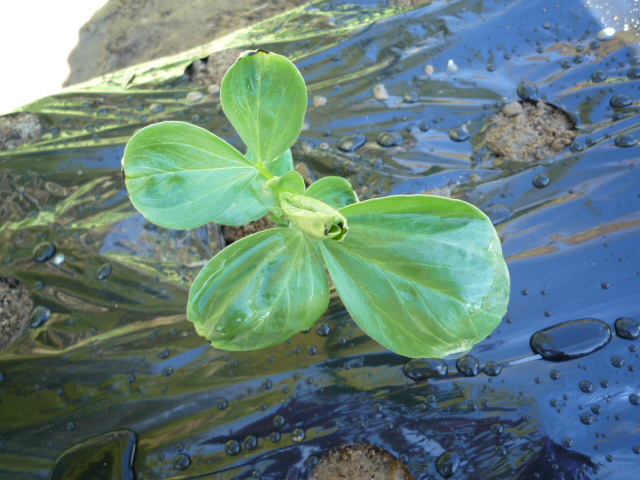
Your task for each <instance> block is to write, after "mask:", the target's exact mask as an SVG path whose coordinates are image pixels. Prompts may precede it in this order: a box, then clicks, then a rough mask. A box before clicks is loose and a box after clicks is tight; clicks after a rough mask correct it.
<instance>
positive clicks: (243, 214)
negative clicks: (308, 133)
mask: <svg viewBox="0 0 640 480" xmlns="http://www.w3.org/2000/svg"><path fill="white" fill-rule="evenodd" d="M247 158H248V159H249V160H250V161H255V159H254V158H253V156H252V154H251V153H247ZM269 168H270V172H271V174H272V175H274V176H282V175H285V174H287V173H288V172H291V171H293V157H292V155H291V150H287V151H286V152H285V153H283V154H282V155H281V156H280V157H278V158H277V159H276V161H274V162H271V164H269ZM264 183H265V178H264V177H262V176H261V175H258V176H257V177H256V178H255V180H253V182H251V184H250V185H249V187H248V188H245V189H243V190H242V191H241V192H240V194H239V195H238V197H237V198H236V201H235V202H233V204H232V205H231V206H230V207H229V208H228V209H227V210H226V211H225V212H224V213H223V214H222V215H219V216H218V217H216V218H215V221H216V223H219V224H221V225H233V226H241V225H246V224H247V223H249V222H253V221H254V220H257V219H259V218H261V217H264V216H265V215H266V214H267V213H269V209H268V208H267V207H266V206H265V205H263V204H262V203H261V202H260V200H258V196H257V194H256V192H259V191H260V190H261V189H262V188H263V184H264Z"/></svg>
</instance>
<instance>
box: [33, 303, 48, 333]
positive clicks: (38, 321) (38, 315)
mask: <svg viewBox="0 0 640 480" xmlns="http://www.w3.org/2000/svg"><path fill="white" fill-rule="evenodd" d="M49 318H51V310H49V309H48V308H47V307H45V306H43V305H38V306H37V307H36V308H34V309H33V312H31V328H39V327H41V326H42V325H44V324H45V323H47V320H49Z"/></svg>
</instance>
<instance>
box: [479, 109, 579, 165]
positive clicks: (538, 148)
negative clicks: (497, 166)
mask: <svg viewBox="0 0 640 480" xmlns="http://www.w3.org/2000/svg"><path fill="white" fill-rule="evenodd" d="M483 132H484V138H482V140H481V141H480V142H479V143H478V145H477V146H476V148H475V151H476V152H479V151H481V150H482V149H484V148H488V149H489V151H491V152H492V153H493V154H494V155H495V156H496V157H497V158H498V159H504V160H507V161H512V162H526V163H530V162H536V161H538V160H542V159H543V158H546V157H549V156H551V155H554V154H557V153H559V152H561V151H562V150H564V149H565V148H566V147H568V146H569V145H571V142H573V140H574V139H575V138H576V136H577V135H578V129H577V128H576V126H575V123H574V122H573V120H571V118H570V117H569V115H567V114H566V113H565V112H564V111H563V110H561V109H560V108H558V107H556V106H554V105H551V104H549V103H545V102H540V101H530V100H524V101H520V102H513V103H509V104H508V105H505V106H504V107H503V108H502V110H501V111H500V112H498V113H497V114H496V115H495V116H494V117H493V119H492V120H491V122H489V124H488V125H487V126H486V127H485V128H484V129H483Z"/></svg>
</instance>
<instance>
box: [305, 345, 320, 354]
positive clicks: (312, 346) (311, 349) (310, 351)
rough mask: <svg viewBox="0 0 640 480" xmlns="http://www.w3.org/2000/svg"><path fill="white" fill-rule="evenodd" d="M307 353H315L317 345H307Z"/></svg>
mask: <svg viewBox="0 0 640 480" xmlns="http://www.w3.org/2000/svg"><path fill="white" fill-rule="evenodd" d="M307 353H308V354H309V355H317V353H318V347H316V346H315V345H309V348H307Z"/></svg>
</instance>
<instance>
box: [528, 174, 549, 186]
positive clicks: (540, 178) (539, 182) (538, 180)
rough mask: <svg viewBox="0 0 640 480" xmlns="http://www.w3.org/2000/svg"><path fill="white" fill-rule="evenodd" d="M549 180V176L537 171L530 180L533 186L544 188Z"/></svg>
mask: <svg viewBox="0 0 640 480" xmlns="http://www.w3.org/2000/svg"><path fill="white" fill-rule="evenodd" d="M550 182H551V180H549V177H547V176H546V175H545V174H544V173H539V174H538V175H536V176H535V177H533V180H532V181H531V183H533V186H534V187H536V188H544V187H546V186H547V185H549V183H550Z"/></svg>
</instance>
